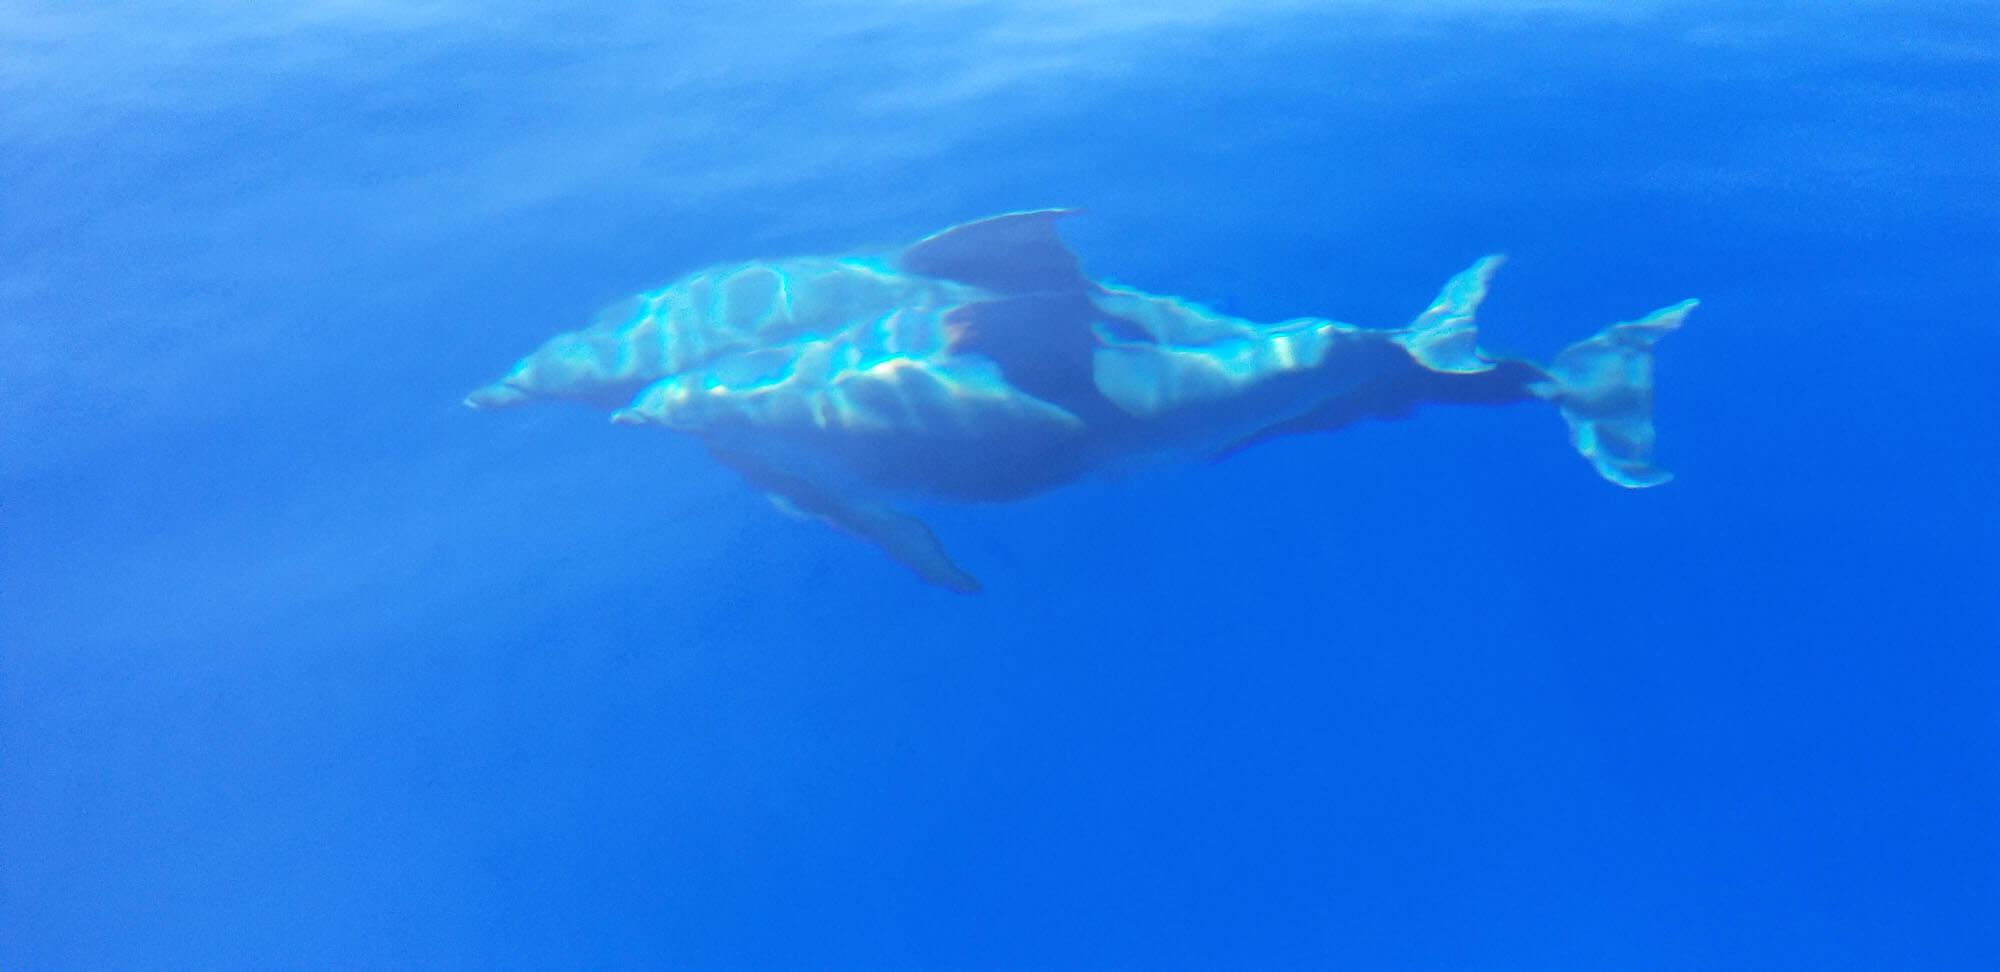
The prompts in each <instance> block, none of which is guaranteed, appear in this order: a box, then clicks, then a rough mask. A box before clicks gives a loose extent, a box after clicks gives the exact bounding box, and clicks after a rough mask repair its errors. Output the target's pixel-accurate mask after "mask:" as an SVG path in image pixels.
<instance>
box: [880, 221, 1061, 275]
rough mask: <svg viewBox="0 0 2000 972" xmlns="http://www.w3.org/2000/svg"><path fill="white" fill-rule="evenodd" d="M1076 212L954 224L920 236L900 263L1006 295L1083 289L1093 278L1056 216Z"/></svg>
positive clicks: (912, 269)
mask: <svg viewBox="0 0 2000 972" xmlns="http://www.w3.org/2000/svg"><path fill="white" fill-rule="evenodd" d="M1075 211H1076V210H1073V209H1039V210H1035V211H1034V212H1026V213H1008V214H1006V215H1004V216H995V217H993V218H991V219H982V220H979V221H978V222H975V223H964V224H961V225H958V226H954V227H952V228H950V229H948V230H945V231H943V232H940V233H935V234H932V235H930V236H927V237H924V238H923V239H921V240H918V241H917V242H916V243H915V244H913V245H911V246H910V248H909V249H907V250H904V251H903V253H902V255H901V256H899V257H897V258H896V266H897V267H898V268H899V269H901V270H904V271H907V272H909V273H915V274H922V275H923V276H926V277H937V278H939V279H943V280H956V281H958V282H959V283H967V284H971V285H973V286H975V287H984V288H986V289H987V290H991V291H994V292H996V293H1002V294H1039V293H1054V292H1076V291H1081V290H1083V289H1084V288H1086V287H1088V286H1089V281H1088V280H1086V279H1085V278H1084V276H1083V270H1082V268H1080V267H1079V266H1078V265H1077V262H1076V254H1074V253H1071V252H1070V250H1069V246H1068V245H1067V244H1065V243H1063V241H1062V237H1060V236H1058V235H1056V220H1057V219H1060V218H1062V217H1064V216H1067V215H1069V214H1070V213H1073V212H1075Z"/></svg>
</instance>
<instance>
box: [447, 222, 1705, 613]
mask: <svg viewBox="0 0 2000 972" xmlns="http://www.w3.org/2000/svg"><path fill="white" fill-rule="evenodd" d="M1069 212H1070V211H1069V210H1057V209H1051V210H1038V211H1034V212H1021V213H1009V214H1006V215H1002V216H995V217H993V218H991V219H984V220H980V221H978V222H974V223H967V224H965V225H962V226H955V227H952V228H951V229H948V230H945V231H943V232H941V233H938V234H936V235H933V236H930V237H927V238H925V239H923V240H921V241H918V242H917V243H916V244H914V245H912V246H910V247H909V248H907V249H905V250H903V251H901V252H899V253H896V254H893V255H890V256H888V257H885V258H877V259H864V258H834V257H801V258H796V259H789V260H775V261H768V262H752V263H742V264H735V265H731V266H724V267H717V268H713V269H710V270H705V271H702V272H700V273H696V274H694V275H692V276H689V277H687V278H684V279H682V280H680V281H679V282H676V283H674V284H672V285H670V286H668V287H666V288H664V289H661V290H657V291H653V292H650V293H647V294H642V295H640V296H638V297H635V298H633V299H631V300H628V301H626V302H624V303H622V304H620V305H618V306H617V307H614V308H612V309H611V310H608V311H606V312H605V313H604V314H603V315H601V316H600V317H599V318H598V320H597V322H596V323H594V324H592V325H591V326H590V327H587V328H585V329H583V330H581V331H575V332H572V333H568V334H563V335H560V336H558V337H556V338H553V339H551V340H550V341H549V342H548V343H546V344H544V345H543V346H542V347H541V348H540V349H539V350H537V351H535V352H534V353H533V354H530V355H529V356H528V357H526V358H523V359H522V360H521V361H520V363H519V364H517V365H515V367H514V369H513V371H511V372H509V373H508V375H507V376H506V377H505V378H502V379H501V380H500V381H498V382H495V383H494V384H491V385H488V386H486V387H484V388H481V389H478V390H477V391H474V392H473V393H472V394H471V395H470V396H469V397H468V398H467V399H466V404H468V405H471V406H473V407H475V408H482V409H486V408H499V407H503V406H508V405H515V404H519V403H522V402H527V401H532V400H536V399H546V398H566V399H574V400H580V401H584V402H589V403H592V404H596V405H600V406H604V407H608V408H612V409H614V410H615V411H614V413H613V415H612V418H613V419H614V420H615V421H619V422H625V423H631V424H638V425H657V426H663V427H666V428H670V429H675V430H679V431H682V432H685V433H688V434H691V435H693V436H695V437H696V438H698V439H700V440H701V441H702V442H703V444H705V445H706V446H707V447H708V449H709V451H710V453H711V454H713V455H714V456H715V457H716V458H717V459H719V460H721V461H722V462H724V463H727V464H728V465H730V466H731V467H733V468H735V469H737V470H738V471H740V472H741V473H743V475H744V476H745V477H747V478H748V479H749V480H750V481H751V482H752V483H753V484H755V485H756V486H757V487H758V488H759V489H762V490H764V491H765V492H766V493H768V494H770V496H771V497H772V499H773V500H774V501H775V502H777V503H778V504H779V505H780V506H781V507H784V508H786V509H789V510H793V511H796V512H799V513H802V514H806V515H810V516H815V517H818V518H820V519H823V520H826V521H827V522H829V523H832V524H834V525H835V526H838V527H840V528H842V529H843V530H846V531H847V532H849V533H852V534H854V535H856V536H859V537H862V538H864V539H867V540H869V541H872V542H874V543H875V544H877V545H878V546H880V547H881V548H882V549H883V550H885V551H886V552H888V554H889V555H890V556H891V557H894V558H895V559H896V560H898V561H900V562H901V563H903V564H904V565H906V566H908V567H909V568H910V569H912V570H914V571H915V572H916V573H917V575H918V576H920V577H922V578H923V579H924V580H926V581H929V582H931V583H933V584H938V585H942V586H944V587H948V588H952V589H954V590H958V591H968V592H969V591H976V590H978V588H979V584H978V581H976V580H975V579H974V578H973V577H972V575H971V574H969V573H967V572H966V571H965V570H963V569H962V568H960V567H959V566H958V565H957V564H956V563H954V562H953V561H952V560H951V558H950V557H949V556H948V555H947V554H946V553H945V550H944V547H943V545H942V544H941V543H939V541H938V539H937V537H936V535H935V534H934V533H932V532H931V529H930V528H929V527H928V526H927V525H925V524H924V523H923V522H922V521H921V520H918V519H916V518H914V517H911V516H909V515H907V514H905V513H902V512H900V511H899V510H897V509H896V508H895V507H894V506H893V505H892V504H893V502H894V501H895V500H896V499H897V498H898V497H901V496H910V495H920V496H931V497H940V498H945V499H953V500H965V501H999V500H1009V499H1016V498H1019V497H1022V496H1027V495H1030V494H1033V493H1036V492H1040V491H1042V490H1046V489H1049V488H1052V487H1055V486H1059V485H1062V484H1064V483H1067V482H1071V481H1074V480H1076V479H1079V478H1082V477H1084V476H1087V475H1090V474H1091V473H1093V472H1095V471H1098V470H1103V469H1116V468H1123V467H1128V466H1130V465H1132V464H1134V463H1138V462H1144V461H1148V460H1152V459H1157V458H1161V457H1214V456H1220V455H1225V454H1227V453H1229V452H1232V451H1235V450H1237V449H1241V448H1244V447H1246V446H1249V445H1252V444H1255V443H1257V442H1259V441H1262V440H1264V439H1268V438H1272V437H1275V436H1280V435H1290V434H1294V433H1300V432H1317V431H1324V430H1328V429H1335V428H1339V427H1341V426H1344V425H1348V424H1350V423H1353V422H1357V421H1361V420H1363V419H1368V418H1398V417H1402V416H1404V415H1407V414H1409V413H1410V412H1411V411H1412V410H1413V409H1415V408H1416V407H1417V406H1419V405H1423V404H1427V403H1460V404H1486V405H1498V404H1507V403H1511V402H1519V401H1528V400H1542V401H1547V402H1550V403H1552V404H1553V405H1555V407H1556V408H1557V409H1558V410H1559V411H1560V412H1561V414H1562V415H1563V417H1564V418H1565V419H1567V420H1568V422H1569V427H1570V437H1571V441H1572V442H1573V443H1574V444H1575V446H1576V448H1577V451H1579V452H1580V453H1582V454H1583V456H1584V458H1585V459H1588V460H1589V461H1590V462H1591V463H1592V464H1593V465H1594V466H1595V467H1596V468H1597V471H1598V472H1599V473H1600V474H1602V475H1603V476H1604V478H1606V479H1609V480H1611V481H1612V482H1614V483H1617V484H1619V485H1622V486H1632V487H1639V486H1653V485H1658V484H1660V483H1663V482H1665V481H1667V479H1668V478H1669V476H1668V474H1667V473H1666V472H1665V471H1663V470H1661V469H1659V468H1658V467H1656V466H1654V465H1653V463H1652V452H1653V425H1652V346H1653V343H1654V342H1655V341H1657V340H1658V339H1659V338H1660V337H1661V336H1662V335H1664V334H1666V333H1667V332H1668V331H1671V330H1673V329H1674V328H1676V327H1678V326H1680V323H1681V320H1682V318H1683V317H1685V316H1686V315H1687V313H1688V311H1689V310H1691V309H1692V308H1693V307H1694V306H1695V302H1694V301H1692V300H1690V301H1686V302H1683V303H1680V304H1677V305H1675V306H1672V307H1668V308H1664V309H1662V310H1658V311H1655V312H1653V313H1652V314H1649V315H1647V316H1645V317H1642V318H1640V319H1638V320H1635V321H1629V322H1625V323H1620V324H1613V325H1611V326H1610V327H1607V328H1605V329H1604V330H1603V331H1601V332H1599V333H1598V334H1597V335H1596V336H1594V337H1591V338H1589V339H1588V340H1584V341H1580V342H1578V343H1576V344H1573V345H1571V346H1570V347H1569V348H1567V349H1565V350H1564V351H1562V352H1561V353H1560V354H1558V355H1557V356H1556V357H1555V360H1554V361H1552V362H1550V363H1549V364H1548V365H1546V366H1541V365H1535V364H1532V363H1530V362H1526V361H1516V360H1505V359H1495V358H1492V357H1488V356H1487V355H1485V354H1482V353H1481V352H1480V350H1479V348H1478V340H1477V332H1476V330H1475V328H1474V325H1473V312H1474V310H1475V309H1476V308H1477V307H1478V305H1479V302H1480V300H1481V299H1482V298H1483V297H1484V296H1485V294H1486V284H1487V280H1488V278H1489V277H1490V276H1491V275H1492V273H1493V270H1494V269H1495V268H1496V267H1497V266H1498V265H1499V263H1500V260H1499V258H1498V257H1486V258H1484V259H1482V260H1480V261H1479V262H1477V263H1475V264H1473V265H1472V267H1471V268H1469V269H1467V270H1466V271H1465V272H1463V273H1460V274H1459V275H1458V276H1456V277H1453V278H1452V279H1451V280H1450V281H1449V282H1447V283H1446V284H1445V286H1444V289H1443V291H1442V292H1440V293H1439V295H1438V297H1437V299H1436V300H1435V301H1433V302H1432V303H1431V305H1430V306H1429V307H1427V308H1426V309H1425V310H1424V311H1423V313H1421V314H1419V315H1417V317H1416V319H1415V320H1413V321H1411V322H1410V323H1409V324H1408V325H1406V326H1404V327H1400V328H1393V329H1382V330H1375V329H1369V328H1363V327H1357V326H1354V325H1350V324H1342V323H1339V322H1336V321H1331V320H1325V319H1321V318H1299V319H1295V320H1289V321H1283V322H1280V323H1277V324H1258V323H1254V322H1251V321H1247V320H1243V319H1241V318H1237V317H1232V316H1229V315H1225V314H1220V313H1217V312H1215V311H1213V310H1210V309H1207V308H1204V307H1201V306H1199V305H1196V304H1193V303H1190V302H1187V301H1183V300H1180V299H1177V298H1173V297H1163V296H1158V295H1155V294H1147V293H1142V292H1139V291H1135V290H1128V289H1123V288H1119V287H1115V286H1111V285H1108V284H1104V283H1100V282H1095V281H1092V280H1090V279H1089V278H1087V277H1085V276H1084V275H1083V273H1082V271H1081V269H1080V268H1079V266H1078V264H1077V259H1076V257H1075V255H1074V254H1072V253H1071V252H1070V251H1069V249H1068V247H1066V246H1065V245H1064V244H1063V242H1062V239H1061V238H1060V237H1059V236H1058V235H1057V233H1056V229H1055V224H1056V221H1057V220H1058V219H1059V218H1061V217H1062V216H1064V215H1067V214H1068V213H1069Z"/></svg>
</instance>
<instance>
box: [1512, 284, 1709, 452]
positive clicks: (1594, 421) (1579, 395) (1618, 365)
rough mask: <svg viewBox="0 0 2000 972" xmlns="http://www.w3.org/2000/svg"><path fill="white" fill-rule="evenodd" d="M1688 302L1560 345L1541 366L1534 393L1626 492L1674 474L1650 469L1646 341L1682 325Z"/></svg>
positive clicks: (1650, 386) (1648, 354)
mask: <svg viewBox="0 0 2000 972" xmlns="http://www.w3.org/2000/svg"><path fill="white" fill-rule="evenodd" d="M1694 308H1695V301H1692V300H1687V301H1682V302H1681V303H1678V304H1675V305H1674V306H1672V307H1663V308H1661V309H1659V310H1656V311H1654V312H1652V313H1651V314H1648V315H1646V316H1645V317H1642V318H1640V319H1638V320H1636V321H1625V322H1622V323H1618V324H1613V325H1611V326H1610V327H1607V328H1605V329H1604V330H1602V331H1599V332H1598V333H1597V335H1596V336H1595V337H1592V338H1590V339H1588V340H1584V341H1578V342H1577V343H1575V344H1572V345H1570V346H1569V347H1567V348H1564V349H1563V351H1562V353H1561V354H1558V355H1556V359H1555V361H1553V362H1551V363H1550V364H1549V366H1548V367H1547V368H1546V369H1544V370H1545V371H1546V372H1547V374H1548V380H1547V381H1543V382H1537V383H1536V384H1535V385H1534V386H1533V389H1532V390H1533V391H1534V392H1535V394H1537V395H1540V396H1541V397H1543V398H1546V399H1548V400H1550V401H1552V402H1554V403H1555V404H1556V407H1557V408H1559V409H1561V410H1562V414H1563V418H1565V419H1567V420H1568V421H1569V437H1570V442H1572V443H1574V444H1575V445H1576V451H1578V452H1581V453H1583V457H1584V458H1585V459H1588V460H1590V463H1591V465H1594V466H1596V467H1597V471H1598V473H1599V474H1600V475H1602V476H1603V477H1604V478H1606V479H1609V480H1611V481H1612V482H1614V483H1617V484H1618V485H1620V486H1629V487H1633V488H1637V487H1641V486H1658V485H1660V484H1661V483H1664V482H1666V481H1667V480H1669V479H1672V478H1674V477H1673V474H1672V473H1670V472H1667V471H1666V470H1664V469H1661V468H1660V467H1658V466H1655V465H1653V342H1655V341H1658V340H1659V339H1660V338H1661V337H1663V336H1665V335H1666V333H1667V332H1668V331H1671V330H1673V329H1675V328H1677V327H1680V326H1681V320H1682V319H1683V318H1685V317H1687V315H1688V312H1689V311H1691V310H1693V309H1694Z"/></svg>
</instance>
